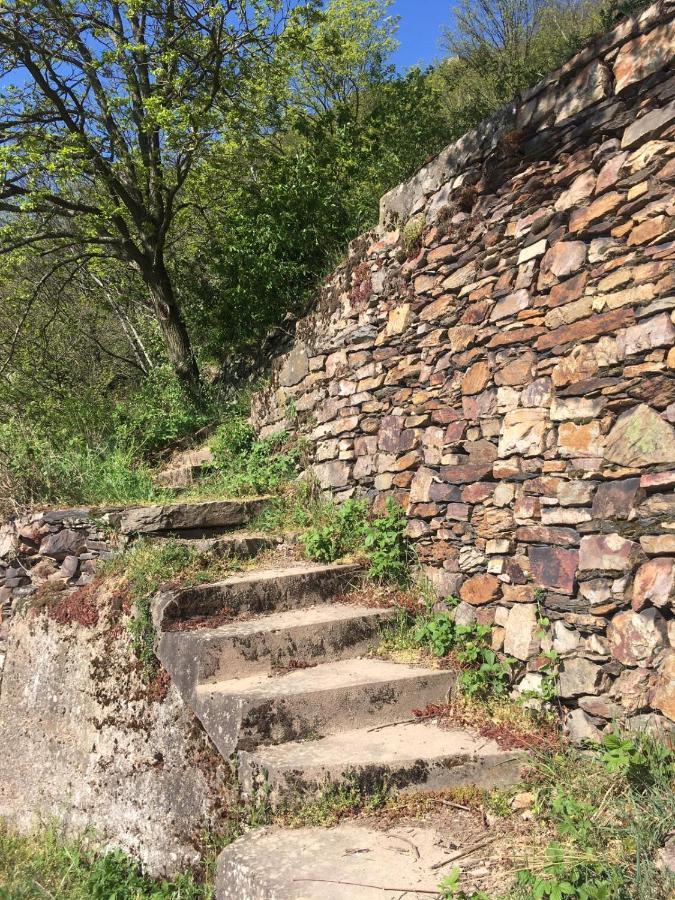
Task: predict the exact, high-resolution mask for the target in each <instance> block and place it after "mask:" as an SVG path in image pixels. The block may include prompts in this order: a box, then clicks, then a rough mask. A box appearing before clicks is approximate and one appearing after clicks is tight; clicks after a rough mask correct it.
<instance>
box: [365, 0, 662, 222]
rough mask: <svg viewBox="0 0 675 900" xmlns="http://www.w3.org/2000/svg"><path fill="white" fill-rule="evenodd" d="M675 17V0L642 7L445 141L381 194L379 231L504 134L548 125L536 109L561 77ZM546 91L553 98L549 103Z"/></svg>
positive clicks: (413, 209) (564, 78) (555, 89)
mask: <svg viewBox="0 0 675 900" xmlns="http://www.w3.org/2000/svg"><path fill="white" fill-rule="evenodd" d="M672 19H675V0H657V2H656V3H653V4H652V5H651V6H649V7H647V9H645V10H643V11H642V12H641V13H639V14H637V15H635V16H633V17H631V18H630V19H625V20H624V21H622V22H620V23H619V24H618V25H617V26H616V27H615V28H613V29H612V30H611V31H609V32H605V33H604V34H601V35H599V36H597V37H596V38H595V39H594V40H593V41H592V42H591V43H590V44H588V45H587V46H586V47H584V48H583V49H582V50H580V51H579V52H578V53H577V54H575V55H574V56H573V57H572V58H571V59H569V60H568V61H567V62H566V63H564V64H563V65H562V66H560V67H559V68H558V69H556V70H555V71H554V72H551V73H550V74H549V75H547V76H546V77H545V78H543V79H542V80H541V81H539V82H538V83H537V84H536V85H534V86H533V87H531V88H529V89H528V90H526V91H524V92H523V93H522V94H521V95H520V96H519V97H517V98H516V99H515V100H514V101H512V102H511V103H508V104H506V105H505V106H503V107H501V108H500V109H498V110H496V111H495V112H494V113H492V114H491V115H490V116H488V117H487V118H486V119H484V120H483V121H482V122H481V123H480V124H478V125H477V126H476V127H475V128H473V129H471V130H470V131H468V132H466V134H464V135H462V137H460V138H458V140H456V141H454V142H453V143H452V144H449V145H448V146H446V147H444V148H443V150H441V151H440V152H439V153H438V154H437V155H436V156H435V157H434V158H433V159H432V160H431V161H429V162H428V163H426V164H425V165H424V166H422V167H421V168H420V169H419V170H418V171H417V172H416V173H415V174H414V175H413V176H412V177H411V178H409V179H408V180H407V181H405V182H403V183H402V184H399V185H397V186H396V187H394V188H392V189H391V190H390V191H388V192H387V193H386V194H384V195H383V197H382V198H381V199H380V218H379V226H378V228H379V231H380V233H382V232H384V231H386V230H388V229H389V228H390V227H393V226H395V225H396V224H397V223H399V222H404V221H405V220H406V219H407V218H409V217H410V216H411V215H414V214H415V213H417V212H419V211H421V209H422V208H423V206H424V202H425V200H426V199H427V198H428V197H429V196H430V195H431V194H432V193H434V192H435V191H437V190H439V189H440V188H441V187H442V186H443V185H444V184H445V183H447V182H448V181H449V180H450V179H451V178H454V177H456V176H458V175H461V173H462V172H463V171H464V170H465V169H466V168H468V167H470V166H471V165H475V164H476V163H479V162H481V161H482V160H483V159H485V157H486V156H487V155H488V154H489V153H490V152H491V151H493V150H494V149H495V147H496V145H497V143H498V142H499V139H500V138H502V137H503V136H504V135H505V134H507V133H508V132H509V131H511V130H514V129H516V128H519V127H523V126H524V125H528V126H530V127H531V128H533V129H534V131H535V132H536V131H538V130H540V129H544V128H547V127H549V123H548V122H547V121H546V119H545V118H542V117H541V116H538V115H537V110H538V109H541V108H542V107H543V108H547V106H549V105H552V104H553V103H554V102H555V99H556V96H555V95H556V94H557V92H558V90H559V89H560V84H561V82H563V83H567V82H569V81H571V80H572V77H573V76H574V75H578V74H579V73H580V72H582V70H583V69H584V68H586V67H587V66H589V65H590V64H591V63H593V62H594V61H596V60H598V61H599V60H602V59H603V58H605V57H606V56H607V54H610V53H612V51H615V50H616V49H617V48H618V47H620V46H621V45H623V44H626V43H628V42H629V41H631V40H635V39H636V38H638V37H640V36H641V35H643V34H646V33H648V32H649V31H652V30H653V29H654V28H656V27H658V26H661V25H663V24H666V23H667V22H669V21H670V20H672ZM547 97H548V99H549V100H550V104H547V103H546V100H547ZM535 102H536V103H535ZM533 103H535V107H534V111H533Z"/></svg>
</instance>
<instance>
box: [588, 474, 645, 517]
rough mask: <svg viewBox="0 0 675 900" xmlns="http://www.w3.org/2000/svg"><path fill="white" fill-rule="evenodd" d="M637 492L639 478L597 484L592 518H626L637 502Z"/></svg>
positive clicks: (638, 489)
mask: <svg viewBox="0 0 675 900" xmlns="http://www.w3.org/2000/svg"><path fill="white" fill-rule="evenodd" d="M639 493H640V479H639V478H626V479H625V480H623V481H606V482H604V483H603V484H601V485H599V487H598V490H597V492H596V494H595V497H594V498H593V507H592V510H591V512H592V514H593V518H594V519H627V518H628V517H629V515H630V514H631V512H632V511H633V509H634V508H635V506H636V505H637V503H638V502H639V499H640V498H639V497H638V494H639Z"/></svg>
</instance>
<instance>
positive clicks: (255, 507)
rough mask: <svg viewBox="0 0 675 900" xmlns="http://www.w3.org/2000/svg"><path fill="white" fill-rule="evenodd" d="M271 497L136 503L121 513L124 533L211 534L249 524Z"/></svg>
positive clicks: (121, 528)
mask: <svg viewBox="0 0 675 900" xmlns="http://www.w3.org/2000/svg"><path fill="white" fill-rule="evenodd" d="M270 499H271V498H270V497H256V498H254V499H251V500H205V501H202V502H199V503H165V504H157V505H151V506H132V507H129V508H127V509H125V510H122V512H121V513H120V519H119V528H120V531H121V532H122V534H144V535H149V536H152V535H163V534H178V535H182V536H184V537H185V536H188V535H189V536H190V537H196V538H198V537H209V536H212V535H214V534H218V533H222V532H224V531H227V530H228V529H232V528H239V527H241V526H242V525H247V524H248V523H249V522H250V521H251V520H252V519H254V518H255V517H256V516H257V515H258V514H259V513H260V512H262V510H263V509H264V508H265V507H266V506H267V505H268V504H269V502H270Z"/></svg>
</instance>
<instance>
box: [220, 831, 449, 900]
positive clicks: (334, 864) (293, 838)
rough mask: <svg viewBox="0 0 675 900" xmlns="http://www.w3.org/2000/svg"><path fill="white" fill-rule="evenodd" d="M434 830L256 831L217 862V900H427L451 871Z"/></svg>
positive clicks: (445, 844) (445, 847)
mask: <svg viewBox="0 0 675 900" xmlns="http://www.w3.org/2000/svg"><path fill="white" fill-rule="evenodd" d="M444 837H445V836H444V835H443V834H442V833H441V832H440V831H438V830H437V829H434V828H430V827H425V826H397V827H395V828H391V829H389V830H387V831H383V830H381V829H376V828H364V827H363V826H359V825H352V824H344V825H338V826H337V827H336V828H296V829H292V830H285V829H283V828H279V827H276V826H273V827H269V828H260V829H257V830H256V831H252V832H249V833H248V834H246V835H244V836H243V837H240V838H239V839H238V840H236V841H234V842H233V843H232V844H230V845H229V847H226V848H225V849H224V850H223V851H222V853H221V854H220V856H219V857H218V869H217V874H216V885H215V892H216V898H217V900H399V898H403V897H405V900H429V897H430V896H431V897H438V896H440V892H439V891H438V885H439V882H440V881H441V880H442V878H443V876H444V875H445V874H447V872H448V871H449V870H450V868H451V867H450V866H448V867H447V868H439V867H440V866H442V865H443V863H445V862H446V861H447V860H449V859H451V858H452V847H450V846H449V844H448V841H447V840H446V839H444Z"/></svg>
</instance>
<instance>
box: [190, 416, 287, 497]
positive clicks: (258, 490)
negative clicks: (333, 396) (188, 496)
mask: <svg viewBox="0 0 675 900" xmlns="http://www.w3.org/2000/svg"><path fill="white" fill-rule="evenodd" d="M209 446H210V447H211V450H212V451H213V455H214V460H215V461H214V465H213V469H212V471H211V473H210V475H209V476H208V477H207V478H206V479H203V480H202V481H200V483H199V485H198V486H197V488H196V493H197V495H198V496H205V495H207V494H217V495H219V496H227V497H241V496H245V495H250V494H268V493H272V492H274V491H277V490H278V489H280V488H281V487H285V486H286V484H287V483H288V482H289V481H290V480H291V479H292V478H293V477H295V476H296V475H297V474H298V472H299V470H300V462H301V459H302V456H303V451H304V445H303V443H302V441H301V440H299V439H298V438H297V437H290V436H289V435H287V434H286V433H285V432H282V433H280V434H276V435H273V436H272V437H269V438H265V439H264V440H259V441H256V440H254V432H253V429H252V428H251V427H250V425H249V424H248V422H247V421H246V420H245V419H244V418H243V417H241V416H235V417H233V418H230V419H227V420H226V421H225V422H224V423H223V424H222V425H221V426H220V427H219V428H218V429H217V430H216V432H215V434H214V435H213V437H212V438H211V439H210V440H209Z"/></svg>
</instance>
